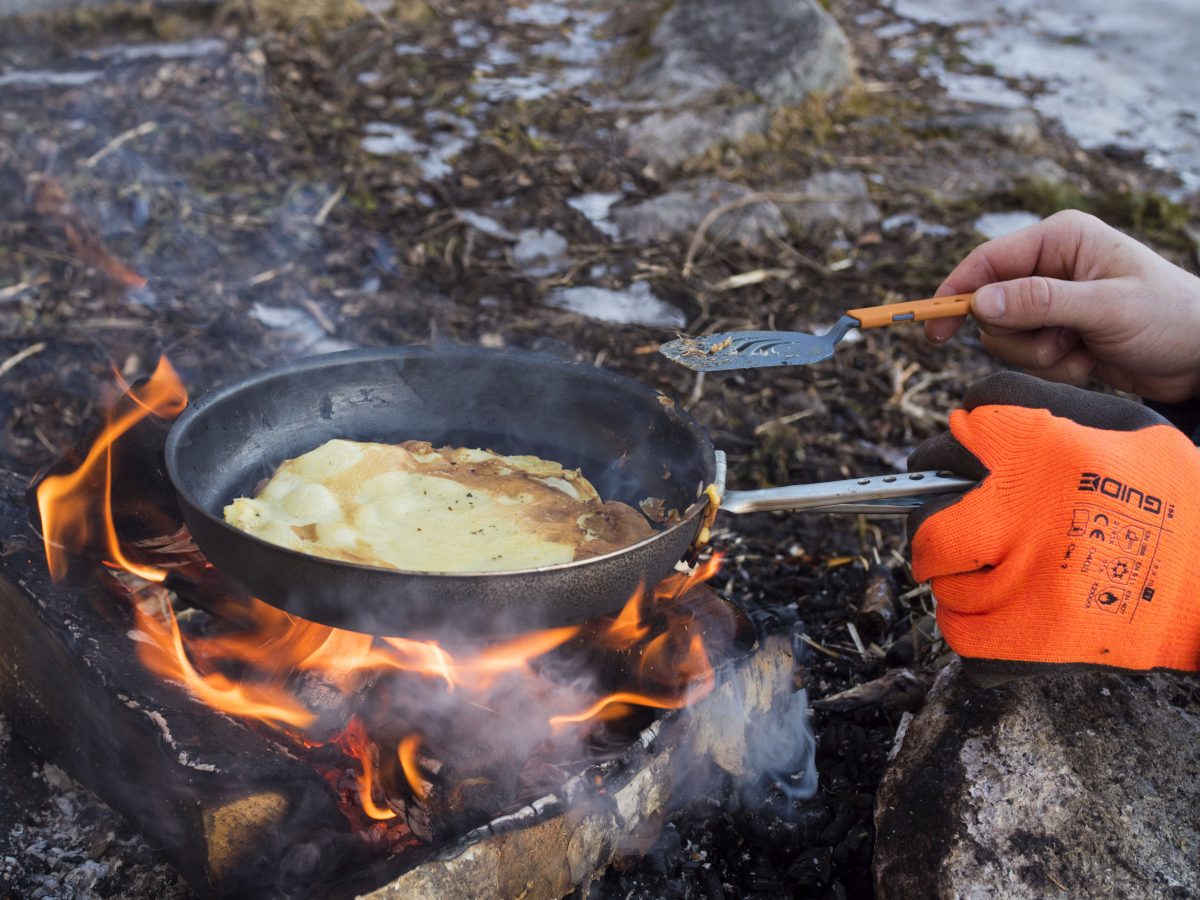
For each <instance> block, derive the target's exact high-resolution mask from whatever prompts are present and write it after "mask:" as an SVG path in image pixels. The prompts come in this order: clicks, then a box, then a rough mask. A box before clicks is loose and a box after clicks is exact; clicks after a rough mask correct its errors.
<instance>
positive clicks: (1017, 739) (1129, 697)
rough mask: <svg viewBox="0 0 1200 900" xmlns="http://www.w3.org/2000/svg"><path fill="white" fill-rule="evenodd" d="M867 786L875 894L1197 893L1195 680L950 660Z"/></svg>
mask: <svg viewBox="0 0 1200 900" xmlns="http://www.w3.org/2000/svg"><path fill="white" fill-rule="evenodd" d="M901 740H902V743H901V745H900V749H899V753H898V755H897V756H896V758H895V761H894V762H893V764H892V767H891V768H890V769H889V771H888V773H887V775H886V776H885V777H884V779H883V783H882V784H881V786H880V788H879V793H878V794H877V796H876V805H875V827H876V832H877V836H876V847H875V860H874V870H875V872H874V874H875V886H876V895H877V896H878V897H879V898H882V900H898V898H910V897H911V898H922V900H924V898H930V897H939V898H951V897H953V898H976V897H978V898H984V897H1005V898H1035V897H1038V898H1040V897H1046V896H1077V897H1078V896H1086V897H1114V898H1115V897H1194V896H1197V895H1200V690H1198V683H1197V680H1196V679H1195V678H1188V677H1182V676H1169V675H1154V676H1148V677H1136V676H1124V675H1114V674H1108V673H1085V674H1078V675H1062V676H1042V677H1036V678H1029V679H1026V680H1022V681H1018V682H1012V683H1009V684H1007V685H1004V686H1002V687H999V688H993V689H990V690H989V689H984V688H978V687H975V686H974V685H972V684H971V683H970V682H969V681H968V680H967V679H966V678H965V677H964V675H963V672H962V668H961V666H960V665H959V664H958V663H954V664H952V665H951V666H948V667H947V668H946V670H945V671H944V672H943V673H942V674H941V675H940V676H939V678H938V680H937V683H936V684H935V685H934V688H933V690H932V691H931V692H930V695H929V700H928V703H927V704H926V706H925V708H924V709H923V710H922V711H921V713H920V714H919V715H917V716H916V718H914V719H912V720H911V721H910V722H909V724H908V727H907V729H905V730H904V731H903V736H902V739H901Z"/></svg>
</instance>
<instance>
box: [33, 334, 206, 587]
mask: <svg viewBox="0 0 1200 900" xmlns="http://www.w3.org/2000/svg"><path fill="white" fill-rule="evenodd" d="M127 396H129V397H130V398H131V399H132V400H133V402H134V405H133V406H132V408H130V409H127V410H125V411H124V412H122V413H121V414H119V415H116V416H115V417H114V415H113V413H112V412H110V413H109V418H108V422H107V424H106V426H105V427H104V429H103V430H102V431H101V432H100V436H99V437H98V438H97V439H96V441H95V443H94V444H92V446H91V449H89V450H88V454H87V457H86V458H85V459H84V461H83V463H82V464H81V465H80V466H79V468H78V469H76V470H75V471H74V472H71V473H70V474H67V475H52V476H50V477H49V478H46V479H44V480H43V481H42V483H41V484H40V485H38V489H37V502H38V512H39V513H40V514H41V518H42V538H43V541H44V542H45V545H46V563H47V565H48V566H49V568H50V576H51V577H52V578H53V579H54V580H55V581H58V580H59V579H61V578H62V577H63V576H64V575H66V573H67V558H68V555H69V554H70V553H72V552H76V553H77V552H79V551H81V550H83V549H84V548H86V547H87V546H88V545H89V542H90V541H91V540H92V534H91V532H92V528H93V525H94V518H95V509H96V500H97V497H96V488H95V479H96V478H97V475H98V474H100V473H103V479H104V486H103V489H102V490H103V495H102V498H101V523H100V524H101V527H102V529H103V532H104V534H103V541H104V549H105V552H106V553H107V554H108V556H109V558H110V559H111V561H112V562H113V563H115V564H116V565H117V566H118V567H119V568H122V569H124V570H125V571H127V572H132V573H133V574H135V575H137V576H138V577H139V578H144V579H145V580H146V581H162V580H163V579H164V578H166V572H164V571H163V570H162V569H156V568H153V567H150V566H141V565H138V564H136V563H134V562H132V561H131V560H129V559H128V558H127V557H126V556H125V554H124V552H123V551H122V549H121V542H120V541H119V540H118V539H117V531H116V528H115V527H114V526H113V517H112V447H113V444H114V443H115V442H116V441H117V440H118V439H119V438H120V437H121V436H122V435H124V434H125V433H126V432H128V431H129V430H130V429H131V428H133V426H135V425H136V424H137V423H138V422H140V421H142V419H144V418H146V416H148V415H152V414H153V415H158V416H162V417H164V418H173V417H174V416H177V415H179V413H180V412H182V411H183V408H184V407H185V406H187V390H186V389H185V388H184V386H183V383H182V382H181V381H180V380H179V376H178V375H176V374H175V370H174V369H173V368H171V364H170V363H169V362H168V361H167V358H166V357H165V356H164V357H162V358H161V359H159V361H158V367H157V368H156V369H155V370H154V374H153V375H151V376H150V380H149V381H147V382H146V383H145V384H144V385H142V386H141V387H140V388H137V389H134V390H131V391H130V392H129V393H128V394H127Z"/></svg>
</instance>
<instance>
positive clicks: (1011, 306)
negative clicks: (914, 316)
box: [925, 210, 1123, 344]
mask: <svg viewBox="0 0 1200 900" xmlns="http://www.w3.org/2000/svg"><path fill="white" fill-rule="evenodd" d="M1113 239H1117V240H1118V241H1120V240H1122V239H1123V235H1121V234H1120V233H1119V232H1117V231H1115V230H1114V229H1112V228H1110V227H1109V226H1107V225H1105V224H1104V223H1103V222H1101V221H1100V220H1099V219H1097V218H1095V217H1094V216H1090V215H1087V214H1086V213H1081V212H1079V211H1077V210H1067V211H1064V212H1060V213H1056V214H1054V215H1053V216H1050V217H1049V218H1048V219H1045V220H1044V221H1042V222H1039V223H1038V224H1036V225H1032V226H1030V227H1028V228H1022V229H1020V230H1019V231H1015V232H1013V233H1012V234H1007V235H1005V236H1004V237H1000V238H997V239H996V240H993V241H988V242H987V243H985V244H981V245H980V246H978V247H976V248H975V249H974V250H973V251H971V253H970V254H968V255H967V257H966V259H964V260H963V261H962V262H961V263H959V264H958V266H956V267H955V269H954V271H952V272H951V273H950V275H949V276H948V277H947V278H946V280H945V281H944V282H942V284H941V286H940V287H939V288H938V290H937V296H943V295H946V294H956V293H966V292H968V291H977V290H979V289H980V288H984V287H985V286H990V285H996V284H997V283H1002V282H1013V281H1017V282H1019V283H1018V284H1015V285H1011V286H1009V290H1008V291H1007V292H1002V293H994V292H993V293H990V294H989V293H988V292H987V291H983V292H981V293H982V294H983V297H980V298H977V302H976V304H975V305H974V308H973V309H972V312H973V313H974V315H975V317H976V318H977V319H978V320H979V321H980V324H981V325H984V326H989V325H990V326H992V327H993V328H994V329H999V328H1007V329H1009V330H1013V331H1017V330H1025V329H1029V328H1034V327H1041V326H1043V325H1051V324H1057V325H1075V324H1076V322H1074V321H1058V322H1052V321H1048V320H1045V316H1046V315H1047V314H1049V312H1050V310H1049V309H1047V307H1048V306H1050V307H1053V306H1056V305H1061V304H1056V303H1055V301H1056V300H1057V299H1058V297H1059V295H1061V294H1063V293H1065V292H1064V291H1061V290H1055V286H1053V285H1051V286H1049V287H1047V285H1046V283H1045V282H1044V281H1042V282H1038V281H1035V280H1033V277H1034V276H1038V277H1040V278H1041V279H1054V280H1055V281H1057V282H1058V283H1060V284H1061V283H1064V282H1072V281H1074V280H1079V279H1086V278H1089V277H1092V278H1094V277H1098V276H1097V275H1096V274H1095V273H1093V272H1091V271H1090V270H1091V269H1092V268H1093V267H1094V266H1093V258H1094V257H1095V255H1096V254H1095V253H1094V252H1090V251H1092V250H1094V248H1095V247H1096V246H1098V245H1100V244H1101V243H1105V242H1107V243H1111V242H1112V241H1113ZM1067 299H1070V298H1067ZM1039 311H1041V314H1042V315H1041V318H1040V319H1039V317H1038V313H1039ZM1069 314H1070V315H1078V314H1079V310H1077V309H1074V308H1072V309H1071V310H1070V312H1069ZM1031 321H1032V324H1030V322H1031ZM961 324H962V320H961V319H947V320H943V321H936V320H935V321H932V322H928V323H926V326H925V335H926V337H927V338H928V339H929V340H930V341H932V342H933V343H935V344H940V343H944V342H945V341H947V340H949V339H950V337H951V336H952V335H953V334H954V333H955V332H956V331H957V330H958V328H959V326H960V325H961Z"/></svg>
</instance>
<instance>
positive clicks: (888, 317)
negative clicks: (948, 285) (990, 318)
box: [846, 294, 975, 328]
mask: <svg viewBox="0 0 1200 900" xmlns="http://www.w3.org/2000/svg"><path fill="white" fill-rule="evenodd" d="M974 296H975V295H974V294H951V295H949V296H947V297H933V298H931V299H929V300H913V301H912V302H910V303H887V304H885V305H883V306H864V307H863V308H862V309H851V310H848V311H847V312H846V315H848V316H853V317H854V318H856V319H858V325H859V327H860V328H878V327H879V326H880V325H893V324H895V323H896V322H924V321H925V320H926V319H948V318H950V317H951V316H965V315H966V314H967V313H969V312H970V311H971V298H972V297H974Z"/></svg>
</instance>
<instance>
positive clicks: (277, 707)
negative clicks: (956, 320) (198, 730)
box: [134, 592, 316, 728]
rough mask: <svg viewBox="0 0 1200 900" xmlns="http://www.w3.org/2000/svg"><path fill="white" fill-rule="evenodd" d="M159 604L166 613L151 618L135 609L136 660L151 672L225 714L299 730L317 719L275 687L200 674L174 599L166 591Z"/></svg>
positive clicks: (215, 674)
mask: <svg viewBox="0 0 1200 900" xmlns="http://www.w3.org/2000/svg"><path fill="white" fill-rule="evenodd" d="M159 602H160V603H161V605H162V606H163V607H166V612H167V615H165V616H155V615H151V614H149V613H147V612H146V611H145V610H143V609H142V604H135V606H134V619H135V621H136V623H137V632H138V634H139V637H140V638H141V639H140V640H139V642H138V658H139V659H141V661H142V664H143V665H145V666H146V668H147V669H149V670H150V671H151V672H154V673H155V674H156V675H159V676H162V677H163V678H168V679H171V680H172V681H179V682H182V683H183V685H184V686H185V687H186V688H187V689H188V690H189V691H191V693H192V695H193V696H194V697H196V699H198V700H200V701H202V702H203V703H207V704H208V705H209V706H211V707H213V708H215V709H219V710H222V711H224V712H229V713H233V714H235V715H239V716H247V717H249V718H253V719H259V720H261V721H263V722H267V723H276V724H280V725H291V726H293V727H295V728H304V727H305V726H307V725H309V724H310V723H311V722H312V721H313V719H314V718H316V717H315V716H314V715H313V714H312V713H311V712H310V711H309V710H307V709H306V708H305V707H304V706H303V705H301V704H300V703H299V702H297V701H296V700H295V699H293V698H292V697H290V696H288V694H286V693H285V692H284V691H282V690H280V689H278V688H275V687H273V686H270V685H261V684H255V683H254V682H251V681H244V682H235V681H233V680H231V679H230V678H227V677H226V676H225V675H223V674H221V673H220V672H210V673H207V674H202V673H200V672H199V671H197V669H196V668H195V666H193V665H192V662H191V659H190V658H189V657H188V654H187V650H186V649H185V648H184V645H183V635H182V634H181V633H180V631H179V624H178V623H177V622H176V620H175V616H174V614H173V613H171V612H170V601H169V597H168V596H167V595H166V594H165V592H164V593H163V595H162V596H161V597H160V598H159ZM147 605H149V604H147Z"/></svg>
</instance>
